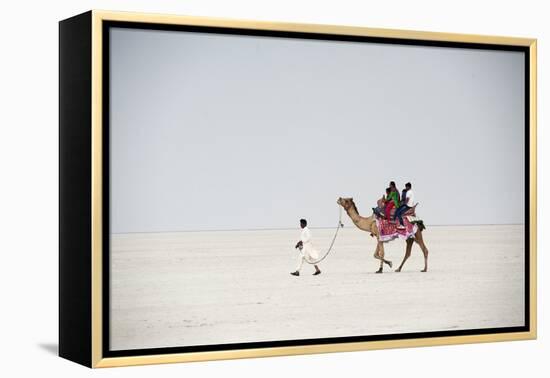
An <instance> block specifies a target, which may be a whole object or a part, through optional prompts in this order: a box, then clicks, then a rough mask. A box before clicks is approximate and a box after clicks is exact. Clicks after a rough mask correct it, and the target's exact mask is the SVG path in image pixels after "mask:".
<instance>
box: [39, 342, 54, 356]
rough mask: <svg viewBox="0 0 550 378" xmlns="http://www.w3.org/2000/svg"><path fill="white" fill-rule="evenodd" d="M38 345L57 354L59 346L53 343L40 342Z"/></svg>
mask: <svg viewBox="0 0 550 378" xmlns="http://www.w3.org/2000/svg"><path fill="white" fill-rule="evenodd" d="M38 347H39V348H40V349H43V350H45V351H46V352H48V353H50V354H54V355H56V356H57V355H59V346H58V345H57V344H55V343H40V344H38Z"/></svg>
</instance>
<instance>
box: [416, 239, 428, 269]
mask: <svg viewBox="0 0 550 378" xmlns="http://www.w3.org/2000/svg"><path fill="white" fill-rule="evenodd" d="M414 240H415V241H416V242H417V243H418V245H419V246H420V248H421V249H422V253H424V269H422V270H421V272H427V271H428V247H426V244H424V238H423V237H422V231H420V230H418V231H416V234H415V235H414Z"/></svg>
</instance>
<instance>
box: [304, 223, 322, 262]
mask: <svg viewBox="0 0 550 378" xmlns="http://www.w3.org/2000/svg"><path fill="white" fill-rule="evenodd" d="M300 240H301V241H302V245H303V248H302V251H301V253H302V254H303V258H304V259H306V261H308V262H314V261H317V259H319V251H317V250H316V249H315V248H314V247H313V243H312V242H311V231H309V228H308V227H307V226H306V227H304V228H303V229H302V234H301V235H300Z"/></svg>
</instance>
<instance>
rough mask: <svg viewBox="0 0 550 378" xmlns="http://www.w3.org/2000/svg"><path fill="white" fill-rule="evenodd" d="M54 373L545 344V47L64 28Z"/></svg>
mask: <svg viewBox="0 0 550 378" xmlns="http://www.w3.org/2000/svg"><path fill="white" fill-rule="evenodd" d="M59 36H60V40H59V42H60V50H59V51H60V54H59V62H60V63H59V70H60V71H59V73H60V82H59V89H60V102H59V104H60V108H59V115H60V121H59V123H60V248H59V263H60V265H59V268H60V269H59V289H60V293H59V294H60V295H59V301H60V302H59V304H60V307H59V353H60V355H61V356H62V357H64V358H67V359H69V360H72V361H75V362H77V363H80V364H83V365H86V366H89V367H108V366H121V365H138V364H149V363H166V362H183V361H201V360H211V359H229V358H243V357H256V356H276V355H288V354H306V353H324V352H336V351H353V350H366V349H375V348H376V349H379V348H393V347H407V346H429V345H442V344H458V343H472V342H487V341H504V340H521V339H533V338H535V337H536V245H535V243H536V41H535V40H534V39H526V38H511V37H493V36H477V35H459V34H444V33H432V32H416V31H401V30H383V29H371V28H363V27H350V26H328V25H307V24H286V23H270V22H255V21H235V20H224V19H211V18H198V17H184V16H171V15H151V14H136V13H117V12H106V11H90V12H87V13H84V14H81V15H78V16H75V17H73V18H70V19H67V20H64V21H61V22H60V34H59Z"/></svg>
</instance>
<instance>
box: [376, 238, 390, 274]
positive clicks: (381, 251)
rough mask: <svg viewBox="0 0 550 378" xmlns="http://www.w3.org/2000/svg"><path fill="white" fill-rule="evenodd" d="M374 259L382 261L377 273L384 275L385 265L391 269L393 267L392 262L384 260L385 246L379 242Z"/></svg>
mask: <svg viewBox="0 0 550 378" xmlns="http://www.w3.org/2000/svg"><path fill="white" fill-rule="evenodd" d="M374 257H375V258H377V259H379V260H380V268H378V270H377V271H376V273H382V270H383V268H384V263H386V264H388V265H389V266H390V268H391V267H392V262H391V261H389V260H384V244H383V243H382V242H378V244H377V245H376V252H374Z"/></svg>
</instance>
